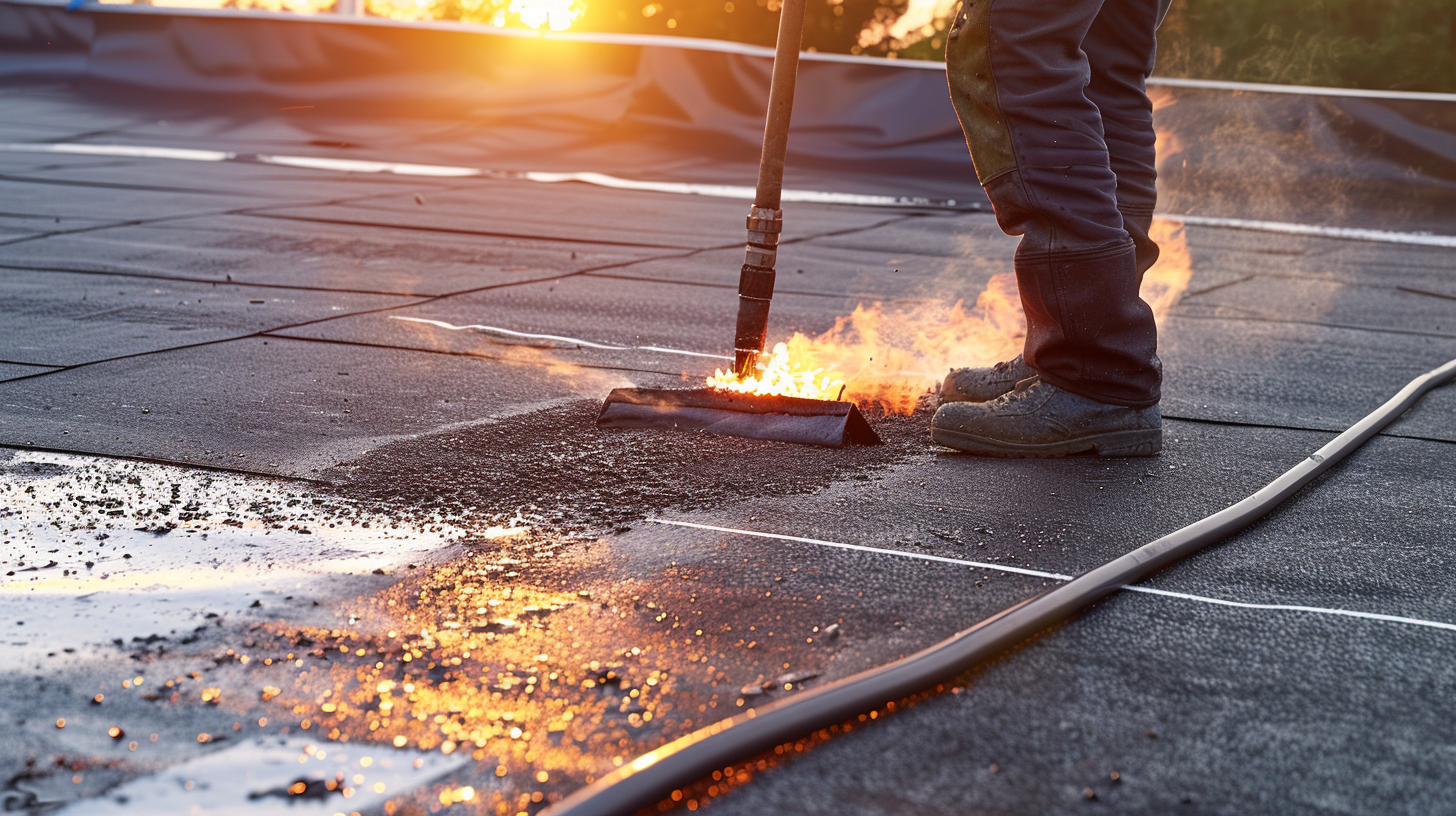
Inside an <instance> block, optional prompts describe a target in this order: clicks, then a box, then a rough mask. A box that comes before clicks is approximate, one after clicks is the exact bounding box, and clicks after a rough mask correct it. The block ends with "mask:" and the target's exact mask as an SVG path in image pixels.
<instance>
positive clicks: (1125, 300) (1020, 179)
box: [946, 0, 1160, 408]
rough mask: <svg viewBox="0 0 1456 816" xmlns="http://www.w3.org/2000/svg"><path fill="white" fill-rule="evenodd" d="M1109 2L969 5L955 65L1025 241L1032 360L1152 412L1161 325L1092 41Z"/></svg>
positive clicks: (1002, 200)
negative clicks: (1090, 52) (1096, 82)
mask: <svg viewBox="0 0 1456 816" xmlns="http://www.w3.org/2000/svg"><path fill="white" fill-rule="evenodd" d="M1108 2H1112V3H1117V2H1128V3H1132V2H1133V0H1108ZM1103 5H1104V4H1103V0H1064V2H1059V3H1057V4H1055V5H1054V6H1048V5H1047V4H1046V3H1045V2H1042V0H967V2H966V3H965V4H964V5H963V7H962V10H961V14H960V16H959V17H958V18H957V21H956V25H955V27H954V29H953V32H952V36H951V38H950V40H949V44H948V47H947V55H946V59H947V64H948V68H949V76H950V84H951V92H952V97H953V100H954V102H955V106H956V112H957V114H958V115H959V116H960V119H961V124H962V126H963V127H964V129H965V132H966V138H967V141H968V142H969V143H970V146H971V152H972V156H973V158H974V160H975V164H976V173H977V176H978V177H979V178H980V180H981V183H982V185H983V186H984V187H985V189H986V193H987V195H988V196H989V197H990V199H991V203H992V205H993V206H994V208H995V210H996V218H997V221H998V222H999V224H1000V225H1001V228H1002V229H1003V230H1005V231H1006V232H1007V233H1008V234H1011V235H1020V236H1022V239H1021V243H1020V245H1019V246H1018V247H1017V251H1016V259H1015V267H1016V275H1017V282H1018V284H1019V287H1020V290H1021V299H1022V305H1023V307H1024V308H1025V311H1026V318H1027V338H1026V350H1025V360H1026V362H1027V364H1029V365H1030V366H1031V367H1032V368H1033V369H1034V370H1036V371H1037V372H1038V374H1040V376H1041V377H1042V379H1043V380H1044V381H1046V382H1048V383H1050V384H1052V385H1055V386H1057V387H1059V388H1061V389H1064V390H1066V391H1069V392H1071V393H1073V394H1076V395H1079V396H1082V397H1086V398H1088V399H1091V400H1094V401H1097V402H1100V403H1107V404H1112V405H1122V406H1127V407H1132V408H1143V407H1147V406H1151V405H1154V404H1156V403H1157V401H1158V397H1159V380H1160V377H1159V374H1158V371H1157V369H1156V368H1155V366H1154V360H1153V358H1154V353H1155V351H1156V348H1157V335H1156V327H1155V326H1154V323H1153V316H1152V311H1151V310H1150V309H1149V308H1148V306H1147V304H1145V303H1143V301H1142V300H1141V299H1140V298H1139V297H1138V262H1137V257H1136V251H1135V249H1134V245H1133V241H1132V239H1131V238H1130V236H1129V234H1128V231H1127V229H1126V228H1125V226H1124V223H1123V218H1122V214H1121V213H1120V212H1119V210H1118V179H1117V176H1116V175H1115V174H1114V172H1113V169H1112V166H1111V163H1110V159H1109V156H1108V150H1107V145H1106V143H1105V141H1104V138H1105V137H1104V132H1103V122H1102V117H1101V114H1100V112H1099V111H1098V108H1097V106H1096V105H1095V104H1093V103H1092V102H1091V101H1090V100H1089V99H1088V98H1087V96H1086V94H1085V93H1084V88H1085V87H1086V86H1087V84H1088V82H1089V80H1090V72H1091V69H1090V66H1089V64H1088V62H1087V58H1086V56H1085V55H1084V54H1083V51H1082V43H1083V41H1084V40H1085V39H1086V38H1087V35H1088V34H1089V32H1090V31H1091V30H1092V28H1093V26H1094V24H1095V23H1096V20H1097V17H1098V14H1099V12H1100V11H1101V10H1102V7H1103ZM1153 8H1154V11H1153V12H1152V13H1150V14H1148V15H1147V18H1148V19H1147V20H1146V22H1145V23H1144V24H1143V25H1144V26H1145V27H1146V28H1147V29H1148V31H1149V33H1150V32H1151V30H1152V28H1153V27H1154V25H1155V20H1156V4H1155V3H1154V4H1153ZM1134 16H1135V15H1134ZM1148 58H1149V59H1150V57H1148Z"/></svg>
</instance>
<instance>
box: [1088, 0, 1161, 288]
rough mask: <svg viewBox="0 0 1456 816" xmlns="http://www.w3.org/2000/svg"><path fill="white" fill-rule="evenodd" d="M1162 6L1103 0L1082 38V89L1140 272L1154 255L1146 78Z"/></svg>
mask: <svg viewBox="0 0 1456 816" xmlns="http://www.w3.org/2000/svg"><path fill="white" fill-rule="evenodd" d="M1165 9H1166V0H1164V2H1163V3H1160V2H1159V0H1106V2H1104V3H1103V4H1102V9H1101V11H1100V12H1098V14H1097V18H1096V19H1095V20H1094V21H1093V22H1092V28H1091V29H1090V30H1089V31H1088V32H1087V37H1086V38H1085V39H1083V40H1082V51H1083V53H1085V54H1086V55H1087V63H1088V67H1089V69H1090V73H1091V81H1090V82H1089V83H1088V85H1087V90H1086V95H1087V99H1089V100H1090V101H1091V102H1092V104H1094V105H1096V106H1097V109H1098V111H1099V112H1100V113H1101V114H1102V130H1103V135H1104V139H1105V141H1106V143H1107V157H1108V160H1109V162H1108V163H1109V166H1110V167H1111V168H1112V173H1113V175H1115V176H1116V177H1117V209H1118V210H1119V211H1120V212H1121V213H1122V222H1123V227H1124V228H1126V229H1127V232H1128V235H1130V236H1131V237H1132V240H1133V244H1134V245H1135V246H1136V248H1137V262H1138V274H1139V276H1140V277H1141V275H1142V273H1143V272H1146V271H1147V270H1148V268H1149V267H1151V266H1152V265H1153V263H1154V262H1155V261H1157V259H1158V245H1157V244H1156V243H1154V242H1153V240H1152V239H1151V238H1149V237H1148V229H1149V228H1150V227H1151V226H1152V222H1153V207H1154V205H1155V204H1157V201H1158V190H1157V187H1156V181H1157V177H1158V173H1157V169H1156V166H1155V158H1156V156H1155V155H1154V151H1153V145H1154V143H1155V141H1156V134H1155V133H1154V132H1153V106H1152V103H1151V102H1149V101H1148V96H1147V78H1148V76H1149V75H1150V74H1152V72H1153V57H1154V53H1155V52H1156V50H1157V43H1156V41H1155V40H1154V37H1153V31H1154V29H1155V27H1156V25H1157V21H1158V19H1159V17H1160V16H1161V15H1160V11H1161V10H1165Z"/></svg>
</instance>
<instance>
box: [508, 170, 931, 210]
mask: <svg viewBox="0 0 1456 816" xmlns="http://www.w3.org/2000/svg"><path fill="white" fill-rule="evenodd" d="M522 175H523V177H524V178H526V179H528V180H530V181H539V182H542V183H545V184H559V183H561V182H563V181H579V182H582V183H584V184H593V185H596V186H598V187H610V188H612V189H614V190H645V191H648V192H654V193H673V194H676V195H700V196H709V197H712V198H737V199H744V200H751V199H752V198H753V197H754V195H755V193H756V190H755V189H754V188H753V187H747V186H743V185H737V184H695V183H692V182H681V181H641V180H637V179H625V178H621V177H619V176H609V175H607V174H605V173H540V172H534V171H532V172H527V173H524V174H522ZM782 197H783V200H784V201H793V202H798V203H805V204H851V205H854V206H858V207H913V206H927V205H931V204H937V203H940V204H942V206H950V207H954V206H956V202H955V200H954V199H951V200H950V201H946V202H933V201H931V200H930V199H928V198H912V197H905V196H888V195H867V194H862V193H828V192H822V191H819V190H784V191H783V193H782Z"/></svg>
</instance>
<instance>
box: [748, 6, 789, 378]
mask: <svg viewBox="0 0 1456 816" xmlns="http://www.w3.org/2000/svg"><path fill="white" fill-rule="evenodd" d="M806 3H807V0H784V5H783V10H782V11H780V12H779V37H778V45H777V47H776V48H775V49H774V64H773V80H772V82H771V84H770V86H769V92H768V116H767V118H766V119H765V121H764V126H763V154H762V155H761V156H760V158H759V162H758V191H757V193H756V194H755V195H754V199H753V209H751V210H749V213H748V247H747V251H746V257H745V258H744V263H743V271H742V273H741V274H740V275H739V278H738V325H737V331H736V332H735V333H734V338H733V340H734V342H733V348H734V354H733V357H734V360H733V369H734V371H735V372H736V373H737V374H738V376H739V377H743V376H745V375H747V374H749V373H750V372H752V371H753V369H754V367H755V366H756V365H757V363H758V355H760V354H762V353H763V346H764V339H765V338H766V337H767V335H768V307H769V303H770V301H772V299H773V290H774V278H775V271H774V270H775V266H776V264H777V262H778V247H779V235H780V234H781V233H782V232H783V226H784V213H783V210H782V209H780V205H781V204H782V203H783V191H784V156H785V154H786V153H787V152H788V148H789V119H790V117H791V116H792V114H793V110H794V86H795V84H796V83H797V81H798V77H799V48H800V46H801V45H802V44H803V41H804V8H805V5H806Z"/></svg>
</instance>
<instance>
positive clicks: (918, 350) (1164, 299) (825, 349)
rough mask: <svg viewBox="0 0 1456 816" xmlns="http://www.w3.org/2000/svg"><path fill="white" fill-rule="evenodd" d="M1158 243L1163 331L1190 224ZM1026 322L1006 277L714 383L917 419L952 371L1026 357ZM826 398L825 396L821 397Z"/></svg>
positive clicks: (853, 325) (881, 309)
mask: <svg viewBox="0 0 1456 816" xmlns="http://www.w3.org/2000/svg"><path fill="white" fill-rule="evenodd" d="M1151 235H1152V237H1153V239H1154V240H1155V241H1157V242H1158V244H1159V246H1160V247H1161V249H1162V255H1161V256H1160V257H1159V259H1158V262H1157V263H1156V264H1155V265H1154V266H1153V268H1152V269H1149V270H1148V272H1147V274H1146V275H1144V277H1143V286H1142V298H1143V300H1144V301H1146V302H1147V303H1148V305H1149V306H1151V307H1152V309H1153V315H1154V317H1155V318H1156V319H1157V321H1158V324H1159V326H1161V325H1162V322H1163V319H1164V318H1165V317H1166V316H1167V314H1168V310H1169V309H1171V308H1172V307H1173V304H1175V303H1176V302H1177V301H1178V297H1179V296H1180V295H1181V294H1182V293H1183V290H1184V289H1186V288H1187V287H1188V282H1189V280H1190V279H1191V277H1192V275H1193V268H1192V266H1191V263H1190V256H1189V253H1188V245H1187V243H1186V241H1185V240H1184V237H1183V226H1182V224H1180V223H1177V222H1173V221H1168V220H1164V219H1158V220H1155V221H1154V222H1153V228H1152V230H1151ZM1025 337H1026V317H1025V315H1023V314H1022V311H1021V299H1020V296H1019V295H1018V293H1017V289H1016V277H1015V276H1014V275H1012V274H1010V273H1003V274H1000V275H996V276H994V277H992V278H991V280H990V281H989V282H988V283H987V284H986V289H985V290H984V291H983V292H981V293H980V295H979V296H977V298H976V302H975V304H974V305H973V306H970V307H967V306H966V305H965V302H964V301H956V302H955V303H954V304H949V305H948V304H946V303H945V302H943V301H942V302H935V303H929V304H916V305H891V306H886V305H884V304H882V303H873V304H870V305H869V306H865V305H864V304H861V305H859V306H857V307H855V310H854V312H852V313H851V314H849V315H848V316H846V317H840V318H837V319H836V320H835V321H834V327H833V328H831V329H830V330H828V331H826V332H824V333H823V334H820V335H818V336H815V337H809V336H807V335H804V334H802V333H795V334H794V336H793V337H791V338H789V340H788V341H787V342H784V343H779V344H777V345H776V346H775V347H774V350H773V355H772V356H771V357H770V359H769V361H768V362H767V363H766V364H765V367H764V371H763V374H761V375H760V376H758V377H750V378H748V379H746V380H744V381H742V382H740V381H738V380H737V379H736V378H734V376H733V374H732V373H731V372H723V371H718V372H717V374H716V375H715V376H714V377H711V378H709V380H708V385H709V386H710V387H713V388H719V389H723V390H731V391H735V392H739V393H752V394H781V395H787V396H802V397H808V398H810V399H835V398H837V397H839V396H840V395H839V394H838V393H837V392H838V390H839V386H840V384H842V385H843V396H842V398H843V399H848V400H853V401H855V402H858V403H860V405H861V406H862V407H868V406H876V407H878V408H880V409H881V410H884V411H886V412H889V413H900V414H909V413H913V412H914V411H915V408H916V406H917V405H918V404H920V402H921V399H922V397H925V396H926V395H928V394H930V393H933V392H934V391H935V389H936V387H937V386H938V385H939V383H940V381H941V379H942V378H944V377H945V374H946V372H947V371H949V370H950V369H951V368H956V367H960V366H987V365H992V364H994V363H996V362H999V361H1001V360H1006V359H1010V358H1011V357H1014V356H1016V354H1018V353H1019V352H1020V351H1021V347H1022V344H1023V341H1024V340H1025ZM816 394H817V396H815V395H816Z"/></svg>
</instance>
